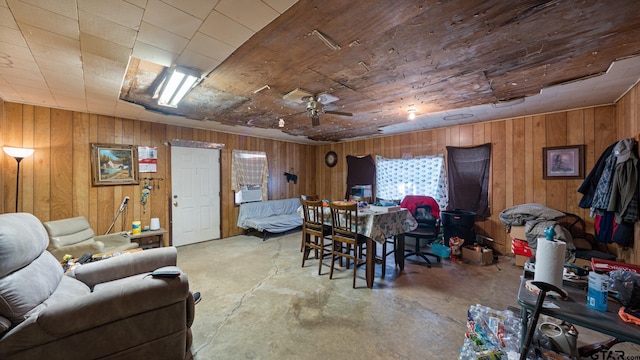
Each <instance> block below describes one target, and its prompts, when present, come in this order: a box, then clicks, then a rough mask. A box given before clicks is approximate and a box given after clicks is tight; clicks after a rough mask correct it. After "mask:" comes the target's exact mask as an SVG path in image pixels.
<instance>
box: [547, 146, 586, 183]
mask: <svg viewBox="0 0 640 360" xmlns="http://www.w3.org/2000/svg"><path fill="white" fill-rule="evenodd" d="M542 171H543V172H542V178H543V179H545V180H553V179H584V145H569V146H553V147H551V146H550V147H545V148H542Z"/></svg>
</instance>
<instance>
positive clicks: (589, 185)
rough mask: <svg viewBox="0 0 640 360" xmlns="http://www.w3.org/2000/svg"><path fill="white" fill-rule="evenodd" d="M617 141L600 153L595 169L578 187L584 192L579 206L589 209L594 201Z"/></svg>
mask: <svg viewBox="0 0 640 360" xmlns="http://www.w3.org/2000/svg"><path fill="white" fill-rule="evenodd" d="M616 144H617V142H615V143H613V144H611V145H609V146H608V147H607V148H606V149H605V150H604V151H603V152H602V154H601V155H600V158H598V161H597V162H596V164H595V166H594V167H593V169H591V172H590V173H589V175H587V177H586V178H585V179H584V182H583V183H582V185H580V187H579V188H578V192H579V193H581V194H583V196H582V199H580V202H579V203H578V206H579V207H581V208H583V209H588V208H590V207H591V204H592V202H593V196H594V195H595V193H596V188H597V187H598V181H599V180H600V178H601V177H602V172H603V171H604V166H605V164H606V161H607V158H609V155H611V152H612V151H613V148H614V147H615V146H616Z"/></svg>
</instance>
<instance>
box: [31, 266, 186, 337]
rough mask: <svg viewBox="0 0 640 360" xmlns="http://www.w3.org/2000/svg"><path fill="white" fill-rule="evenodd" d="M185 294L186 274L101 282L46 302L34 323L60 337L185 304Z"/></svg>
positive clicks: (134, 277) (143, 276) (138, 276)
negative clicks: (95, 287)
mask: <svg viewBox="0 0 640 360" xmlns="http://www.w3.org/2000/svg"><path fill="white" fill-rule="evenodd" d="M105 261H106V260H105ZM189 296H190V294H189V280H188V278H187V275H186V274H182V275H180V276H179V277H176V278H171V279H160V278H153V277H151V276H147V275H137V276H132V277H130V278H127V279H121V280H117V281H114V282H113V283H110V284H105V286H103V287H100V288H99V289H98V290H96V291H94V292H92V293H90V294H87V295H84V296H79V297H77V298H74V299H70V300H68V301H60V302H56V303H55V304H49V305H48V306H47V307H46V308H45V309H43V310H42V312H40V314H38V319H37V323H38V325H39V327H40V328H41V329H42V330H44V331H45V332H46V333H48V334H50V335H52V336H55V337H58V338H60V337H64V336H68V335H71V334H75V333H78V332H81V331H84V330H87V329H91V328H95V327H97V326H100V325H104V324H107V323H110V322H114V321H119V320H122V319H126V318H128V317H131V316H134V315H136V314H140V313H144V312H148V311H153V310H157V309H160V308H162V307H165V306H168V305H171V304H175V303H178V302H181V301H185V307H186V306H187V302H186V301H187V298H188V297H189ZM69 319H73V321H69ZM61 324H63V326H61Z"/></svg>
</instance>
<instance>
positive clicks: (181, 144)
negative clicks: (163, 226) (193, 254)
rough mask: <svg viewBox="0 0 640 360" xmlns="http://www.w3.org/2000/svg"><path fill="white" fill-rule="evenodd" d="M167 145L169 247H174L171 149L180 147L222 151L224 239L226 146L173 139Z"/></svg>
mask: <svg viewBox="0 0 640 360" xmlns="http://www.w3.org/2000/svg"><path fill="white" fill-rule="evenodd" d="M164 144H165V145H167V146H169V156H168V168H169V169H168V170H169V179H170V183H169V184H168V185H169V189H170V191H169V197H168V198H167V206H168V208H169V210H168V211H169V214H168V218H169V229H168V232H169V245H170V246H173V198H172V197H173V181H172V179H173V176H172V174H171V169H172V164H171V160H172V154H171V147H173V146H178V147H188V148H200V149H210V150H220V157H219V160H220V171H219V172H218V175H219V176H220V178H219V179H218V181H219V184H220V204H219V206H220V209H219V212H220V239H222V238H223V236H222V235H223V234H222V221H223V212H222V203H223V199H222V193H223V192H222V150H223V149H224V147H225V144H221V143H212V142H205V141H195V140H182V139H172V140H168V141H165V142H164Z"/></svg>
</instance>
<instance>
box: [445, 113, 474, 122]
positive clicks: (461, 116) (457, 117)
mask: <svg viewBox="0 0 640 360" xmlns="http://www.w3.org/2000/svg"><path fill="white" fill-rule="evenodd" d="M472 117H473V114H454V115H447V116H445V117H443V118H442V119H443V120H448V121H450V120H463V119H468V118H472Z"/></svg>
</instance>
